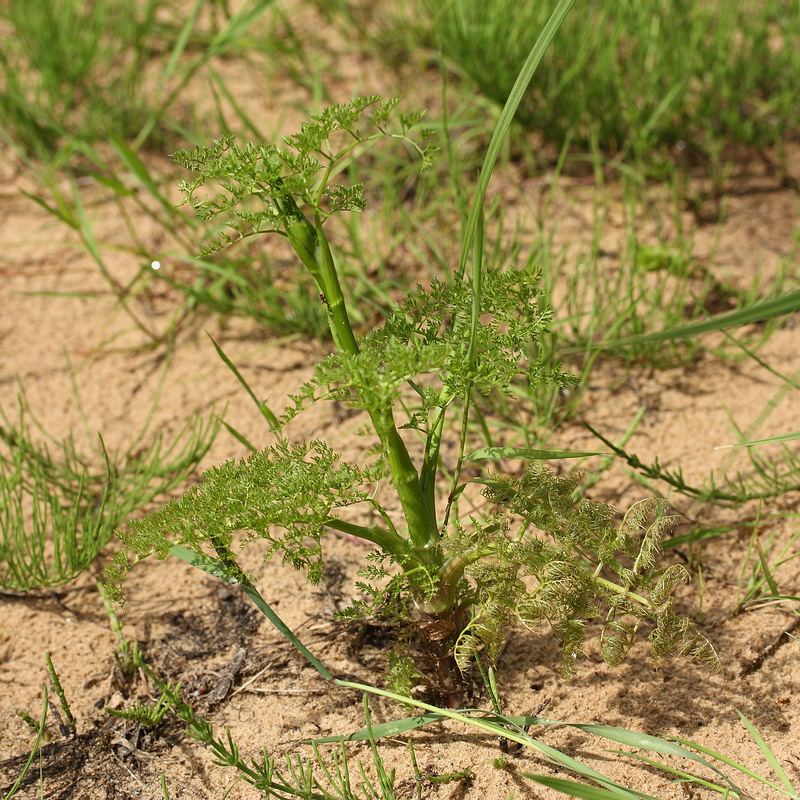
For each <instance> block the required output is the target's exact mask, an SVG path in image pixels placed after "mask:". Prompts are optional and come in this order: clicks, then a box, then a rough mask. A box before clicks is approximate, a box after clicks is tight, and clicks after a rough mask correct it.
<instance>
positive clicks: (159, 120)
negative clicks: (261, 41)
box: [0, 0, 273, 164]
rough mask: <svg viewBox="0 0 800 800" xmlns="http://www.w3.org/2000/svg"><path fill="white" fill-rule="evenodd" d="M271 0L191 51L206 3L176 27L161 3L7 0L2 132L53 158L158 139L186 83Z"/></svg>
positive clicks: (170, 123) (256, 0)
mask: <svg viewBox="0 0 800 800" xmlns="http://www.w3.org/2000/svg"><path fill="white" fill-rule="evenodd" d="M272 4H273V0H250V1H249V2H247V3H245V4H244V6H243V7H242V8H241V9H240V10H239V11H238V12H237V13H236V14H233V15H230V16H229V18H228V19H226V20H223V21H222V22H218V27H217V29H216V30H213V31H211V32H210V34H207V35H206V41H203V42H202V48H201V50H200V52H199V53H198V54H192V52H191V51H192V49H193V47H194V45H195V44H197V38H198V35H199V36H200V37H201V38H202V34H203V32H202V31H198V30H195V28H196V26H197V23H198V19H199V18H200V15H201V14H202V12H203V11H204V10H205V9H206V8H207V7H208V6H210V5H212V3H211V2H210V0H195V2H194V3H193V5H192V8H191V10H190V11H189V13H188V15H187V16H186V18H185V19H184V20H183V21H182V23H181V26H180V27H176V26H174V25H170V24H165V21H164V12H165V10H166V6H167V4H166V3H164V2H163V0H143V2H125V0H98V2H95V3H91V4H89V5H87V4H85V3H82V2H80V0H52V2H51V0H11V2H10V3H9V4H7V6H8V7H7V9H4V10H3V11H1V12H0V14H1V15H2V17H4V18H5V21H7V22H8V24H9V25H10V26H11V28H12V30H13V35H10V36H8V37H7V44H8V46H7V47H6V48H4V50H3V53H2V54H0V75H2V76H3V78H4V79H5V80H4V86H3V88H2V90H0V118H1V119H2V120H3V123H4V125H3V128H4V130H5V135H6V136H8V137H9V138H10V139H11V141H12V142H13V143H14V144H15V145H16V146H17V147H18V148H19V149H20V150H21V151H23V152H25V153H27V154H29V155H33V156H36V157H38V158H41V159H43V160H45V161H50V160H52V159H55V163H57V164H63V163H64V162H66V161H68V160H69V158H70V156H71V155H72V154H74V152H75V151H79V152H80V151H82V150H83V149H84V147H86V146H87V145H89V146H90V144H91V143H92V142H97V141H102V140H104V139H106V138H108V137H109V136H118V137H121V138H123V139H125V140H127V141H132V142H134V147H135V148H137V149H138V148H139V147H140V146H142V145H143V144H145V143H146V142H150V143H151V144H152V143H154V142H158V140H159V139H161V140H162V141H163V138H164V136H165V135H166V134H167V133H168V132H169V130H170V128H171V127H172V128H174V127H176V126H177V127H180V123H179V122H178V121H177V120H176V119H174V118H173V116H174V115H175V108H174V107H175V105H176V100H177V98H179V97H180V96H181V93H182V92H183V91H184V90H185V88H186V86H187V85H188V84H189V83H190V81H192V79H193V78H194V77H195V76H196V75H197V73H198V72H199V71H200V70H201V69H202V68H203V67H205V66H206V65H207V64H208V63H209V62H211V61H212V60H213V59H214V58H216V57H217V56H219V55H221V54H224V53H226V52H228V51H230V50H231V49H232V48H233V47H234V46H235V45H236V43H237V42H238V41H239V40H240V39H241V37H242V36H243V35H244V34H245V33H246V32H247V31H248V29H249V28H250V26H251V25H252V24H253V23H254V22H255V21H256V20H257V19H258V18H259V17H260V16H262V15H263V13H264V12H265V11H266V10H267V9H268V8H269V7H270V6H271V5H272ZM217 17H218V15H217V14H212V19H217ZM162 54H165V55H166V54H168V58H166V59H165V60H164V63H163V64H162V67H161V69H160V70H159V72H158V74H157V75H156V76H154V77H153V80H152V82H151V81H149V80H145V79H143V75H144V73H145V72H146V71H147V70H148V69H149V67H150V64H151V62H152V61H154V60H156V59H158V58H159V57H160V56H161V55H162Z"/></svg>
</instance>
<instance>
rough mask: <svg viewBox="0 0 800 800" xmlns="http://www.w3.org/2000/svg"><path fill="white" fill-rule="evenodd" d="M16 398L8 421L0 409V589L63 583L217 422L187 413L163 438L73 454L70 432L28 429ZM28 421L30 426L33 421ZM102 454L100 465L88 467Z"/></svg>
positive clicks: (182, 474) (170, 477) (188, 467)
mask: <svg viewBox="0 0 800 800" xmlns="http://www.w3.org/2000/svg"><path fill="white" fill-rule="evenodd" d="M31 419H32V418H31V415H30V412H29V410H28V409H27V406H26V405H25V402H24V398H21V399H20V405H19V412H18V416H17V418H16V420H11V419H9V418H8V417H7V416H6V415H5V414H4V413H3V412H2V411H0V590H3V591H18V592H25V591H29V590H30V589H33V588H36V587H45V586H57V585H60V584H64V583H67V582H68V581H70V580H72V579H73V578H74V577H76V576H77V575H79V574H80V573H81V572H83V571H85V570H86V569H88V567H89V566H90V565H91V563H92V562H93V561H94V559H95V558H96V557H97V555H98V553H99V552H100V550H102V549H103V547H105V546H106V545H107V544H108V542H109V541H110V540H111V537H112V534H113V532H114V530H115V529H116V528H117V527H118V526H119V525H121V524H122V522H123V521H124V520H125V519H126V518H127V517H128V516H129V515H130V514H131V513H132V512H134V511H135V510H137V509H139V508H142V507H143V506H146V505H147V504H148V503H149V502H151V501H152V500H153V499H154V498H155V497H157V496H158V495H160V494H162V493H164V492H166V491H169V490H171V489H174V488H175V487H176V486H178V485H179V484H180V483H182V482H183V481H184V480H185V479H186V478H187V477H188V476H189V475H190V474H191V473H192V472H193V471H194V470H195V468H196V467H197V464H198V463H199V461H200V460H201V459H202V458H203V456H204V455H205V454H206V453H207V452H208V449H209V447H210V446H211V443H212V441H213V440H214V437H215V436H216V434H217V431H218V430H219V425H220V423H219V421H210V422H209V421H206V420H204V419H202V418H201V417H200V416H194V417H192V418H191V419H190V420H189V421H188V422H187V423H186V424H185V426H184V427H183V429H182V430H181V431H180V432H179V433H178V435H177V436H176V437H175V439H174V441H172V442H171V443H166V442H165V441H164V439H163V437H162V436H158V435H157V436H155V437H154V438H153V439H152V440H151V442H150V443H149V445H148V446H147V447H144V448H138V449H137V443H138V441H139V439H140V438H141V436H143V435H144V431H142V432H141V434H140V436H139V437H137V441H136V442H134V443H133V444H132V445H131V447H130V449H129V450H128V451H127V452H125V453H123V454H122V455H120V456H119V457H116V458H112V457H110V456H109V454H108V453H107V451H106V449H105V446H104V444H103V441H102V439H100V440H99V447H98V450H99V452H98V454H97V455H90V454H86V453H81V452H79V451H78V450H77V449H76V447H75V443H74V441H73V439H72V438H68V439H65V440H60V441H59V440H51V444H53V445H54V446H55V452H53V451H51V448H50V446H49V445H48V444H47V442H45V443H38V442H36V441H34V438H33V437H32V435H31V430H30V427H31V422H30V420H31ZM33 424H35V425H37V426H38V423H36V421H35V420H33ZM98 457H99V458H100V459H101V460H102V462H103V464H104V466H103V467H102V468H99V469H98V468H96V467H93V466H92V465H93V464H95V463H96V462H97V460H98Z"/></svg>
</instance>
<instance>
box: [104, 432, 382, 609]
mask: <svg viewBox="0 0 800 800" xmlns="http://www.w3.org/2000/svg"><path fill="white" fill-rule="evenodd" d="M378 474H379V472H378V471H377V470H376V469H375V468H361V467H358V466H355V465H353V464H348V463H345V462H342V461H341V460H340V458H339V456H338V455H337V454H336V453H334V452H333V451H332V450H331V449H330V448H329V447H328V446H327V445H326V444H325V443H324V442H320V441H312V442H305V443H303V444H298V445H293V444H290V443H289V442H288V441H287V440H281V441H279V442H278V443H277V444H276V445H274V446H272V447H268V448H267V449H265V450H261V451H258V452H255V453H253V454H252V455H250V456H248V457H247V458H244V459H240V460H231V461H226V462H225V463H223V464H221V465H220V466H218V467H214V468H212V469H210V470H208V471H207V472H205V473H204V474H203V477H202V480H201V481H200V482H199V483H197V484H195V485H194V486H192V487H190V488H189V490H188V491H187V492H186V494H184V495H183V496H182V497H180V498H178V499H176V500H173V501H172V502H171V503H168V504H167V505H165V506H163V507H162V508H161V509H159V510H158V511H156V512H154V513H153V514H150V515H148V516H147V517H145V518H144V519H141V520H138V521H135V522H131V523H130V524H129V525H128V527H127V528H126V529H125V530H124V531H120V534H119V535H120V538H121V539H122V541H123V543H124V544H125V545H126V550H125V551H122V552H121V553H119V554H117V556H116V557H115V564H114V566H113V567H111V568H110V570H109V572H108V575H109V579H110V584H111V588H112V593H113V595H114V596H115V597H116V598H118V599H119V598H120V596H121V595H120V586H121V582H122V581H123V580H124V578H125V575H126V574H127V572H128V570H129V569H130V568H131V567H132V566H133V564H135V563H136V562H137V561H139V560H141V559H142V558H146V557H147V556H150V555H156V556H157V557H158V558H161V559H164V558H166V557H167V555H168V554H169V549H170V547H172V546H174V545H183V546H185V547H187V548H189V549H190V550H192V551H194V552H196V553H199V554H203V553H206V552H207V551H208V549H209V548H211V550H212V553H217V552H220V551H224V552H228V551H230V550H231V548H232V546H233V544H234V537H235V535H236V534H238V533H242V534H243V538H242V544H246V543H247V542H249V541H252V540H254V539H256V538H258V539H262V540H265V541H267V542H268V543H269V549H268V551H267V554H266V558H270V557H271V556H272V555H274V554H275V553H276V552H281V553H282V554H283V558H284V560H285V561H288V562H290V563H292V564H293V565H294V566H295V567H297V568H303V569H306V570H307V571H308V575H309V578H310V580H311V581H312V582H314V583H317V582H319V580H320V578H321V577H322V548H321V545H320V542H319V540H320V536H321V535H322V534H323V531H324V528H325V526H326V524H327V523H328V522H330V521H331V512H332V511H333V510H334V509H336V508H342V507H344V506H348V505H352V504H354V503H360V502H363V501H364V500H367V499H368V498H369V494H368V493H367V492H366V491H364V489H363V488H361V487H363V486H365V485H367V484H369V483H371V482H372V481H374V480H375V479H376V478H377V477H378Z"/></svg>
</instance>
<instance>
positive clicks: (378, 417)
mask: <svg viewBox="0 0 800 800" xmlns="http://www.w3.org/2000/svg"><path fill="white" fill-rule="evenodd" d="M283 202H284V203H285V206H286V207H287V208H288V209H290V210H291V221H290V222H289V223H288V224H287V226H286V235H287V236H288V238H289V242H290V243H291V245H292V247H293V248H294V250H295V252H296V253H297V254H298V256H299V257H300V260H301V261H302V262H303V264H304V265H305V266H306V268H307V269H308V271H309V273H310V274H311V275H312V277H313V278H314V280H315V281H316V282H317V285H318V286H319V287H320V289H321V290H322V294H323V300H324V302H325V305H326V306H327V308H328V321H329V325H330V329H331V335H332V336H333V341H334V344H335V345H336V347H337V349H338V350H339V351H340V352H342V353H344V354H346V355H348V356H357V355H358V352H359V350H358V343H357V342H356V338H355V334H354V333H353V328H352V325H351V324H350V318H349V316H348V313H347V304H346V302H345V298H344V294H343V292H342V287H341V284H340V283H339V276H338V273H337V271H336V264H335V262H334V260H333V254H332V253H331V249H330V245H329V244H328V240H327V238H326V236H325V233H324V231H323V230H322V220H321V217H320V215H319V213H316V214H315V223H316V225H312V224H311V222H310V221H309V220H308V219H307V218H306V217H305V215H304V214H303V213H302V212H301V211H300V209H299V208H298V207H297V204H296V203H295V202H294V200H293V199H292V198H291V197H287V198H285V199H284V200H283ZM367 412H368V413H369V415H370V419H371V420H372V424H373V426H374V428H375V431H376V433H377V434H378V437H379V438H380V440H381V444H382V445H383V451H384V453H385V455H386V460H387V463H388V466H389V474H390V475H391V477H392V483H393V485H394V487H395V489H396V490H397V495H398V497H399V499H400V504H401V505H402V507H403V513H404V514H405V517H406V522H407V523H408V530H409V536H410V537H411V541H412V543H413V545H414V549H415V550H416V551H417V558H418V559H419V560H420V561H422V562H423V563H425V564H427V565H431V566H438V565H439V564H440V559H441V556H440V554H439V552H438V550H437V549H436V544H437V542H438V538H439V537H438V526H437V525H436V517H435V514H434V512H433V508H432V506H431V504H430V503H428V502H426V499H425V493H424V492H423V489H422V485H421V483H420V478H419V473H418V472H417V470H416V468H415V467H414V463H413V462H412V460H411V456H410V455H409V453H408V448H406V445H405V442H403V440H402V438H401V436H400V434H399V432H398V430H397V426H396V425H395V422H394V415H393V413H392V409H391V408H386V409H380V410H376V409H370V408H367Z"/></svg>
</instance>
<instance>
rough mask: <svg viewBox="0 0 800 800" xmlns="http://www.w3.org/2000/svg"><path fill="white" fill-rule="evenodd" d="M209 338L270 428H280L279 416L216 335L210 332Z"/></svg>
mask: <svg viewBox="0 0 800 800" xmlns="http://www.w3.org/2000/svg"><path fill="white" fill-rule="evenodd" d="M208 338H209V339H211V344H213V345H214V349H215V350H216V351H217V355H218V356H219V357H220V358H221V359H222V360H223V361H224V362H225V365H226V366H227V367H228V369H229V370H230V371H231V372H232V373H233V374H234V375H235V376H236V380H238V381H239V383H241V384H242V386H243V387H244V390H245V391H246V392H247V394H249V395H250V397H251V398H252V400H253V402H254V403H255V404H256V406H258V410H259V411H260V412H261V414H262V415H263V417H264V419H265V420H266V421H267V422H268V423H269V425H270V430H273V431H274V430H277V429H278V428H280V422H279V421H278V418H277V417H276V416H275V414H274V413H273V412H272V411H271V410H270V408H269V407H268V406H267V403H266V400H265V401H263V402H262V401H261V400H259V399H258V398H257V397H256V395H255V392H254V391H253V390H252V389H251V388H250V384H249V383H248V382H247V381H246V380H245V378H244V376H243V375H242V373H241V372H239V370H238V369H237V367H236V365H235V364H234V363H233V361H231V360H230V359H229V358H228V356H226V355H225V352H224V351H223V349H222V348H221V347H220V346H219V345H218V344H217V343H216V342H215V341H214V337H213V336H212V335H211V334H210V333H209V334H208ZM237 438H238V437H237Z"/></svg>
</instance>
